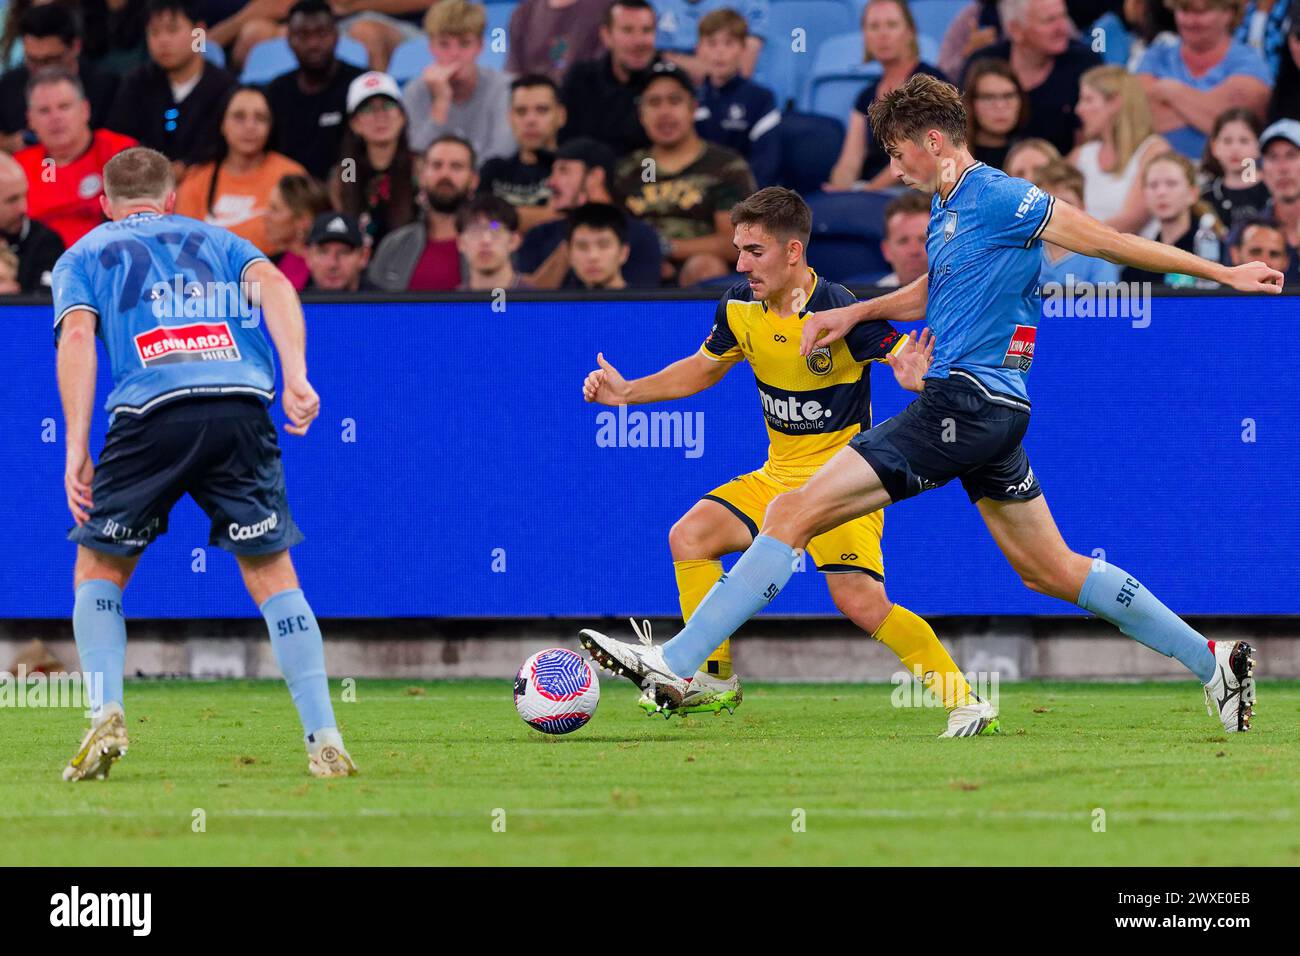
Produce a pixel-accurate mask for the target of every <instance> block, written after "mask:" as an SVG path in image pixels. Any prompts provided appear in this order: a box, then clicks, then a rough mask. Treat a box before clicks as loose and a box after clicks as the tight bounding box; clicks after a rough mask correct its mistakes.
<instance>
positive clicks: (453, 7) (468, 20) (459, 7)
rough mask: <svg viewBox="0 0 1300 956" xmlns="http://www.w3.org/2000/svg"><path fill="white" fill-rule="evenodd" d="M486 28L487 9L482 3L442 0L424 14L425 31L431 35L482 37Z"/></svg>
mask: <svg viewBox="0 0 1300 956" xmlns="http://www.w3.org/2000/svg"><path fill="white" fill-rule="evenodd" d="M486 30H487V11H486V10H484V9H483V5H482V4H481V3H468V2H466V0H440V2H439V3H435V4H434V5H433V6H431V7H430V8H429V12H428V13H426V14H425V15H424V32H425V33H427V34H428V35H429V36H431V37H436V36H453V37H460V36H476V37H482V36H483V34H484V32H485V31H486Z"/></svg>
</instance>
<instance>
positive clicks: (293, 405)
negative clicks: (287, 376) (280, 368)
mask: <svg viewBox="0 0 1300 956" xmlns="http://www.w3.org/2000/svg"><path fill="white" fill-rule="evenodd" d="M284 413H285V415H287V416H288V417H289V423H288V424H286V425H285V426H284V430H285V431H287V432H288V433H289V434H290V435H305V434H307V429H308V428H309V427H310V426H311V423H312V422H313V421H314V420H315V418H316V416H317V415H319V414H320V396H319V395H317V394H316V389H314V388H312V387H311V383H310V382H309V381H307V379H306V378H305V377H303V378H298V379H294V380H293V381H290V382H286V383H285V386H284Z"/></svg>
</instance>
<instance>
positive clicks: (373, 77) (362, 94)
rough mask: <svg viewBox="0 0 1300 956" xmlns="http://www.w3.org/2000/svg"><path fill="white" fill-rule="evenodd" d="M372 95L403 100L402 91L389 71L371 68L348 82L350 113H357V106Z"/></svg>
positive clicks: (399, 101) (398, 100)
mask: <svg viewBox="0 0 1300 956" xmlns="http://www.w3.org/2000/svg"><path fill="white" fill-rule="evenodd" d="M372 96H387V97H389V98H390V99H393V100H396V101H397V102H398V103H401V102H402V91H401V90H400V89H398V87H397V81H396V80H395V79H393V78H392V77H391V76H389V75H388V74H387V73H379V72H377V71H375V70H371V71H370V72H369V73H362V74H361V75H360V76H358V77H357V78H356V79H355V80H353V81H352V82H351V83H349V84H348V114H349V115H351V114H352V113H355V112H356V111H357V107H359V106H360V105H361V104H362V103H364V102H365V101H366V100H368V99H370V98H371V97H372Z"/></svg>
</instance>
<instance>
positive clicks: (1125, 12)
mask: <svg viewBox="0 0 1300 956" xmlns="http://www.w3.org/2000/svg"><path fill="white" fill-rule="evenodd" d="M1120 17H1121V19H1122V20H1123V21H1124V27H1125V29H1126V30H1127V31H1128V41H1129V46H1128V56H1127V57H1126V58H1125V60H1124V64H1123V65H1124V67H1125V68H1126V69H1127V70H1128V71H1129V72H1130V73H1132V72H1134V71H1136V70H1137V68H1138V64H1139V63H1141V62H1142V58H1143V57H1144V56H1146V55H1147V50H1149V49H1151V47H1152V46H1154V45H1155V44H1158V43H1174V42H1176V41H1177V40H1178V34H1177V33H1175V32H1174V12H1173V10H1171V9H1169V7H1168V6H1166V4H1165V0H1123V6H1122V7H1121V8H1120Z"/></svg>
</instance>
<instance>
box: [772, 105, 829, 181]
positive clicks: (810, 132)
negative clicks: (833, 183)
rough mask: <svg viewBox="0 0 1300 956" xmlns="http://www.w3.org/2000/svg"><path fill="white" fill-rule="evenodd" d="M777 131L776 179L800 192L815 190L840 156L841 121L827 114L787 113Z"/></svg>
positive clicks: (827, 175)
mask: <svg viewBox="0 0 1300 956" xmlns="http://www.w3.org/2000/svg"><path fill="white" fill-rule="evenodd" d="M777 131H778V132H777V135H779V136H780V137H781V166H780V169H779V170H778V172H777V177H776V181H777V182H778V183H781V184H783V185H784V186H787V187H788V188H790V189H793V190H794V191H795V192H797V193H800V194H801V195H805V196H806V195H808V194H810V193H815V192H817V191H818V190H819V189H821V188H822V183H824V182H826V180H827V179H829V178H830V175H831V168H832V167H833V166H834V165H835V160H836V159H838V158H839V155H840V147H841V146H842V145H843V144H844V124H843V123H841V122H840V121H839V120H837V119H834V118H832V117H829V116H810V115H808V114H806V113H787V114H786V115H785V116H783V117H782V118H781V125H780V126H778V127H777Z"/></svg>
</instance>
